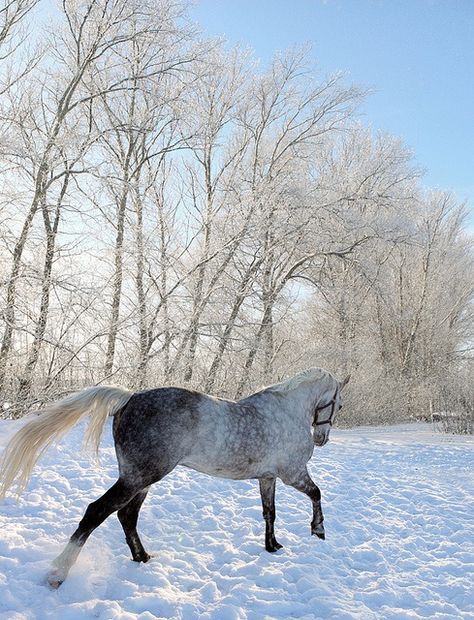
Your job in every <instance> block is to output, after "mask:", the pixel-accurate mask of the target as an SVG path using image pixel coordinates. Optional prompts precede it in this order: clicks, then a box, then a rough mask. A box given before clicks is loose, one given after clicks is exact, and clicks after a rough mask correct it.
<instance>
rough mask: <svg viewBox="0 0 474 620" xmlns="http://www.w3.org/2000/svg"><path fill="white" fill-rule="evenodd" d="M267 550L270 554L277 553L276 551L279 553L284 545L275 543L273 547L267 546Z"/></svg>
mask: <svg viewBox="0 0 474 620" xmlns="http://www.w3.org/2000/svg"><path fill="white" fill-rule="evenodd" d="M265 549H266V551H268V552H269V553H275V551H278V549H283V545H280V543H279V542H276V541H275V542H274V543H273V544H272V545H265Z"/></svg>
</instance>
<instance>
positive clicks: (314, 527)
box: [282, 468, 326, 540]
mask: <svg viewBox="0 0 474 620" xmlns="http://www.w3.org/2000/svg"><path fill="white" fill-rule="evenodd" d="M282 480H283V482H284V483H285V484H288V485H289V486H292V487H293V488H295V489H297V490H298V491H301V492H302V493H304V494H305V495H307V496H308V497H309V498H310V499H311V501H312V502H313V520H312V521H311V534H312V535H314V536H317V537H318V538H321V539H322V540H324V539H325V537H326V535H325V532H324V517H323V511H322V508H321V491H320V490H319V487H318V486H317V485H316V484H315V483H314V482H313V480H312V479H311V478H310V475H309V474H308V470H307V469H306V468H305V469H304V470H303V471H301V472H300V473H299V474H298V475H296V476H292V477H291V478H286V477H285V478H282Z"/></svg>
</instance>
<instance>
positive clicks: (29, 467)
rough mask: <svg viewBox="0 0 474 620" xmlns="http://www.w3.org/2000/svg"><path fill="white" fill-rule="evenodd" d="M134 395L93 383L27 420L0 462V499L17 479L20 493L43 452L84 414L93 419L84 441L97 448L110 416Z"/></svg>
mask: <svg viewBox="0 0 474 620" xmlns="http://www.w3.org/2000/svg"><path fill="white" fill-rule="evenodd" d="M131 396H132V392H129V391H128V390H124V389H122V388H117V387H108V386H103V387H91V388H86V389H85V390H82V391H81V392H76V393H74V394H70V395H69V396H66V398H63V399H62V400H60V401H58V402H56V403H52V404H51V405H49V406H48V407H46V408H45V409H44V410H43V411H42V412H41V413H40V415H39V416H38V417H37V418H35V419H33V420H31V421H30V422H28V423H27V424H25V426H23V428H21V429H20V430H19V431H18V432H17V433H16V434H15V435H14V436H13V437H12V439H11V440H10V442H9V444H8V445H7V447H6V448H5V451H4V453H3V456H2V460H1V464H0V499H1V498H2V497H4V495H5V493H6V492H7V490H8V489H9V488H10V487H11V486H12V484H14V483H15V482H16V484H17V493H18V494H20V493H21V492H22V491H23V490H24V489H25V487H26V485H27V483H28V480H29V479H30V476H31V472H32V471H33V467H34V466H35V463H36V461H37V460H38V459H39V457H40V456H41V455H42V454H43V452H45V451H46V450H47V448H49V446H51V445H52V444H53V443H54V442H56V441H58V440H59V439H60V438H61V437H62V436H63V435H65V434H66V433H67V431H69V430H70V429H71V428H72V427H73V426H74V425H75V424H76V423H77V422H78V421H79V420H80V419H81V418H82V417H84V416H85V415H90V423H89V426H88V428H87V431H86V434H85V438H84V443H85V444H89V445H92V446H93V447H94V448H95V450H96V451H98V449H99V444H100V438H101V436H102V431H103V429H104V425H105V421H106V420H107V417H108V416H109V415H114V414H115V413H117V411H119V409H121V408H122V407H123V406H124V405H125V404H126V403H127V402H128V400H129V399H130V397H131Z"/></svg>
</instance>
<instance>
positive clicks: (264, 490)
mask: <svg viewBox="0 0 474 620" xmlns="http://www.w3.org/2000/svg"><path fill="white" fill-rule="evenodd" d="M258 482H259V485H260V497H261V498H262V507H263V518H264V519H265V549H266V550H267V551H271V552H272V551H278V549H281V548H282V545H280V543H279V542H278V541H277V539H276V538H275V530H274V524H275V514H276V513H275V483H276V480H275V478H259V480H258Z"/></svg>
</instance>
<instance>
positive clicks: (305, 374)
mask: <svg viewBox="0 0 474 620" xmlns="http://www.w3.org/2000/svg"><path fill="white" fill-rule="evenodd" d="M328 375H329V373H328V371H327V370H324V369H323V368H317V367H316V366H314V367H313V368H308V369H307V370H302V371H301V372H299V373H298V374H297V375H295V376H294V377H290V378H289V379H285V381H281V382H280V383H275V384H274V385H270V386H268V387H267V388H265V391H268V392H280V393H283V392H289V391H290V390H294V389H295V388H297V387H298V386H299V385H301V384H302V383H308V382H310V381H315V380H316V379H323V378H324V377H327V376H328Z"/></svg>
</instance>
